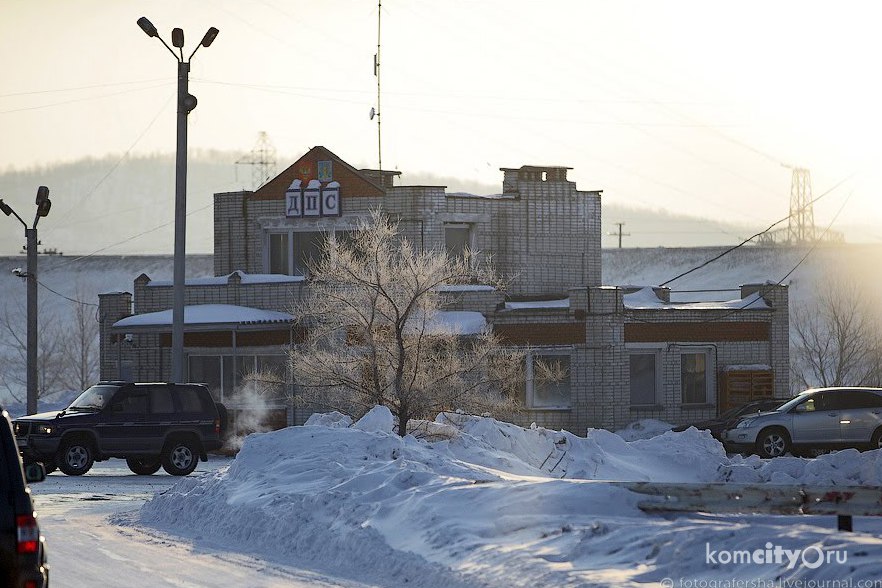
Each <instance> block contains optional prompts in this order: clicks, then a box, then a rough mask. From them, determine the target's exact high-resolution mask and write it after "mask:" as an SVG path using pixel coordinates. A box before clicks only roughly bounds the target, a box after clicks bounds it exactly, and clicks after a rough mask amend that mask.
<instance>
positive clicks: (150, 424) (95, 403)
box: [14, 382, 226, 476]
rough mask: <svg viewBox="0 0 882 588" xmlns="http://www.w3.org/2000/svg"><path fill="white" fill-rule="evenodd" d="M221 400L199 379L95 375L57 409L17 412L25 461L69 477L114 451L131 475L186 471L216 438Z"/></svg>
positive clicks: (220, 425)
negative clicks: (182, 380)
mask: <svg viewBox="0 0 882 588" xmlns="http://www.w3.org/2000/svg"><path fill="white" fill-rule="evenodd" d="M222 415H226V410H225V409H224V407H223V405H221V404H219V403H215V402H214V400H213V399H212V397H211V393H210V392H209V391H208V388H206V387H205V386H203V385H201V384H167V383H133V382H99V383H98V384H96V385H94V386H92V387H91V388H89V389H88V390H86V391H85V392H83V393H82V394H80V396H79V397H78V398H77V399H76V400H74V401H73V402H72V403H71V405H70V406H68V407H67V408H65V409H64V410H62V411H56V412H46V413H42V414H35V415H30V416H25V417H21V418H18V419H15V421H14V426H15V436H16V437H17V440H18V447H19V450H20V451H21V454H22V457H23V458H24V462H25V463H26V464H27V463H30V462H42V463H43V464H45V467H46V468H47V470H49V471H52V470H54V469H55V466H56V465H57V467H58V468H59V469H60V470H61V471H62V472H64V473H65V474H67V475H69V476H80V475H82V474H85V473H86V472H88V471H89V469H90V468H91V467H92V464H93V463H94V462H95V461H103V460H105V459H107V458H110V457H120V458H123V459H125V460H126V463H127V464H128V466H129V469H131V470H132V471H133V472H135V473H136V474H141V475H150V474H153V473H155V472H156V471H158V470H159V467H160V466H162V468H163V469H165V471H166V472H168V473H169V474H171V475H173V476H186V475H187V474H189V473H190V472H192V471H193V470H194V469H196V465H197V464H198V461H199V459H200V458H201V459H202V461H206V460H207V459H208V455H207V452H208V451H213V450H215V449H219V448H220V447H221V445H222V440H221V439H222V428H223V426H224V423H223V421H222Z"/></svg>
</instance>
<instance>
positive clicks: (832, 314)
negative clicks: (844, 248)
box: [791, 280, 880, 388]
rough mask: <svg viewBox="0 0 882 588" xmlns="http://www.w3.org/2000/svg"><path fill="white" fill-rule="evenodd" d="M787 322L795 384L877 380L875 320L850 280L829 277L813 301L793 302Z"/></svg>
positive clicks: (871, 382)
mask: <svg viewBox="0 0 882 588" xmlns="http://www.w3.org/2000/svg"><path fill="white" fill-rule="evenodd" d="M791 326H792V329H793V346H792V350H791V351H792V357H793V361H792V366H791V371H792V373H793V383H794V384H796V385H798V386H800V387H801V388H809V387H812V386H860V385H878V384H879V383H880V377H879V376H880V373H879V359H880V341H879V337H878V335H877V332H878V329H877V323H876V321H875V319H874V317H873V315H872V313H871V312H870V306H869V304H868V303H867V300H866V298H865V296H864V295H863V294H862V292H861V291H860V289H859V288H858V286H857V285H856V284H855V283H854V282H853V281H848V280H843V281H838V282H836V283H835V284H834V283H832V282H831V283H830V285H829V286H828V287H827V288H826V289H825V290H823V291H822V292H821V294H820V296H819V298H818V299H817V302H816V303H815V304H811V305H808V304H804V305H802V306H799V307H796V308H795V309H794V312H793V320H792V321H791Z"/></svg>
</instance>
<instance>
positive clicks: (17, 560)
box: [0, 408, 49, 588]
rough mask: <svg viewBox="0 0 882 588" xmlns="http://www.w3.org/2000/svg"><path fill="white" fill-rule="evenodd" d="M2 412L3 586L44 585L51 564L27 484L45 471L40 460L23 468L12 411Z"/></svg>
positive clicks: (0, 515) (0, 573) (0, 553)
mask: <svg viewBox="0 0 882 588" xmlns="http://www.w3.org/2000/svg"><path fill="white" fill-rule="evenodd" d="M0 411H2V412H0V585H2V586H14V587H15V588H44V587H46V586H48V585H49V564H47V563H46V548H45V544H44V541H43V536H42V535H40V527H39V525H37V517H36V515H35V514H34V503H33V502H32V501H31V491H30V489H29V488H28V486H27V484H28V482H42V481H43V480H45V479H46V471H45V470H44V469H43V466H41V465H40V464H38V463H34V464H30V465H29V466H28V467H27V468H25V469H24V470H22V464H21V458H19V456H18V449H16V446H15V437H13V435H12V423H11V422H10V421H9V414H7V412H6V411H5V410H3V409H2V408H0Z"/></svg>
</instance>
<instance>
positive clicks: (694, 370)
mask: <svg viewBox="0 0 882 588" xmlns="http://www.w3.org/2000/svg"><path fill="white" fill-rule="evenodd" d="M708 380H709V372H708V354H707V352H706V351H699V352H689V353H682V354H681V355H680V390H681V392H682V396H681V400H682V402H683V404H704V403H707V402H710V398H709V397H708V390H709V388H710V386H709V385H708Z"/></svg>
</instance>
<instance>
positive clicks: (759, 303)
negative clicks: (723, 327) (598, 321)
mask: <svg viewBox="0 0 882 588" xmlns="http://www.w3.org/2000/svg"><path fill="white" fill-rule="evenodd" d="M622 301H623V303H624V305H625V308H629V309H632V310H657V309H676V310H769V309H771V308H772V307H771V306H769V303H768V302H766V300H765V299H764V298H763V297H762V296H760V295H759V293H757V292H754V293H753V294H751V295H749V296H746V297H744V298H738V299H735V300H726V301H723V302H665V301H663V300H660V299H659V298H658V296H656V294H655V291H654V290H653V289H652V288H651V287H646V288H643V289H641V290H638V291H637V292H632V293H631V294H625V295H624V296H623V297H622Z"/></svg>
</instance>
